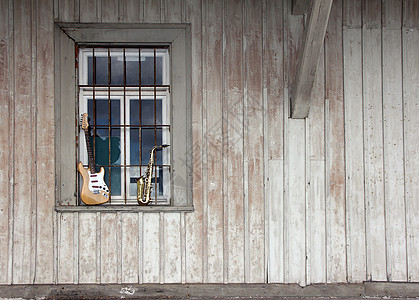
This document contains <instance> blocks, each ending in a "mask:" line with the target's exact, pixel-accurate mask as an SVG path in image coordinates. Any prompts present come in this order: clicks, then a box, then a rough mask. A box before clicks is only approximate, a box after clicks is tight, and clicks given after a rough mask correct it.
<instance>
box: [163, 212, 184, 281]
mask: <svg viewBox="0 0 419 300" xmlns="http://www.w3.org/2000/svg"><path fill="white" fill-rule="evenodd" d="M163 226H164V249H163V259H164V268H165V270H164V275H165V276H164V283H181V281H182V265H181V259H182V244H181V215H180V214H179V213H167V214H164V225H163Z"/></svg>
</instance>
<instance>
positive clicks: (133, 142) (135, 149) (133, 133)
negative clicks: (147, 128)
mask: <svg viewBox="0 0 419 300" xmlns="http://www.w3.org/2000/svg"><path fill="white" fill-rule="evenodd" d="M139 134H140V130H139V129H138V128H131V129H130V164H131V165H139V164H140V136H139ZM143 163H144V162H143Z"/></svg>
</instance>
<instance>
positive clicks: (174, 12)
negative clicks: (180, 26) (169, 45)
mask: <svg viewBox="0 0 419 300" xmlns="http://www.w3.org/2000/svg"><path fill="white" fill-rule="evenodd" d="M164 1H165V4H164V22H167V23H183V22H184V17H185V16H184V9H185V0H164Z"/></svg>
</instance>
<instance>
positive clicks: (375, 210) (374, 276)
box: [363, 29, 386, 281]
mask: <svg viewBox="0 0 419 300" xmlns="http://www.w3.org/2000/svg"><path fill="white" fill-rule="evenodd" d="M381 71H382V68H381V30H380V29H364V31H363V87H364V147H365V149H364V153H365V158H364V162H365V202H366V238H367V279H368V280H377V281H378V280H386V253H385V231H384V230H383V228H385V227H384V226H385V218H384V173H383V172H384V165H383V119H382V112H383V107H382V78H381Z"/></svg>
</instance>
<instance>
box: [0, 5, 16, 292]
mask: <svg viewBox="0 0 419 300" xmlns="http://www.w3.org/2000/svg"><path fill="white" fill-rule="evenodd" d="M9 3H10V1H8V0H2V1H0V53H1V54H0V127H1V128H2V132H3V133H2V134H1V135H0V145H1V146H0V165H1V167H0V193H1V195H2V197H1V198H0V211H1V212H2V216H3V217H2V218H1V220H0V283H1V284H7V283H9V281H10V280H11V279H10V280H9V278H8V277H9V276H8V274H9V266H8V264H9V238H10V236H9V221H12V220H9V218H11V217H12V216H11V215H10V214H9V209H10V208H11V207H10V204H9V200H10V197H11V192H12V191H11V190H10V183H9V182H10V179H11V177H10V174H11V172H12V169H13V165H12V160H11V159H10V157H11V156H12V157H13V149H12V148H11V142H10V140H13V132H12V120H13V116H12V111H13V103H12V97H11V91H12V80H11V76H12V74H13V73H12V70H11V69H12V65H13V64H12V63H13V52H12V51H13V50H12V44H13V40H12V37H11V35H10V28H11V27H12V26H13V24H11V23H9V21H10V14H13V8H12V7H10V5H9ZM11 224H13V223H11Z"/></svg>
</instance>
